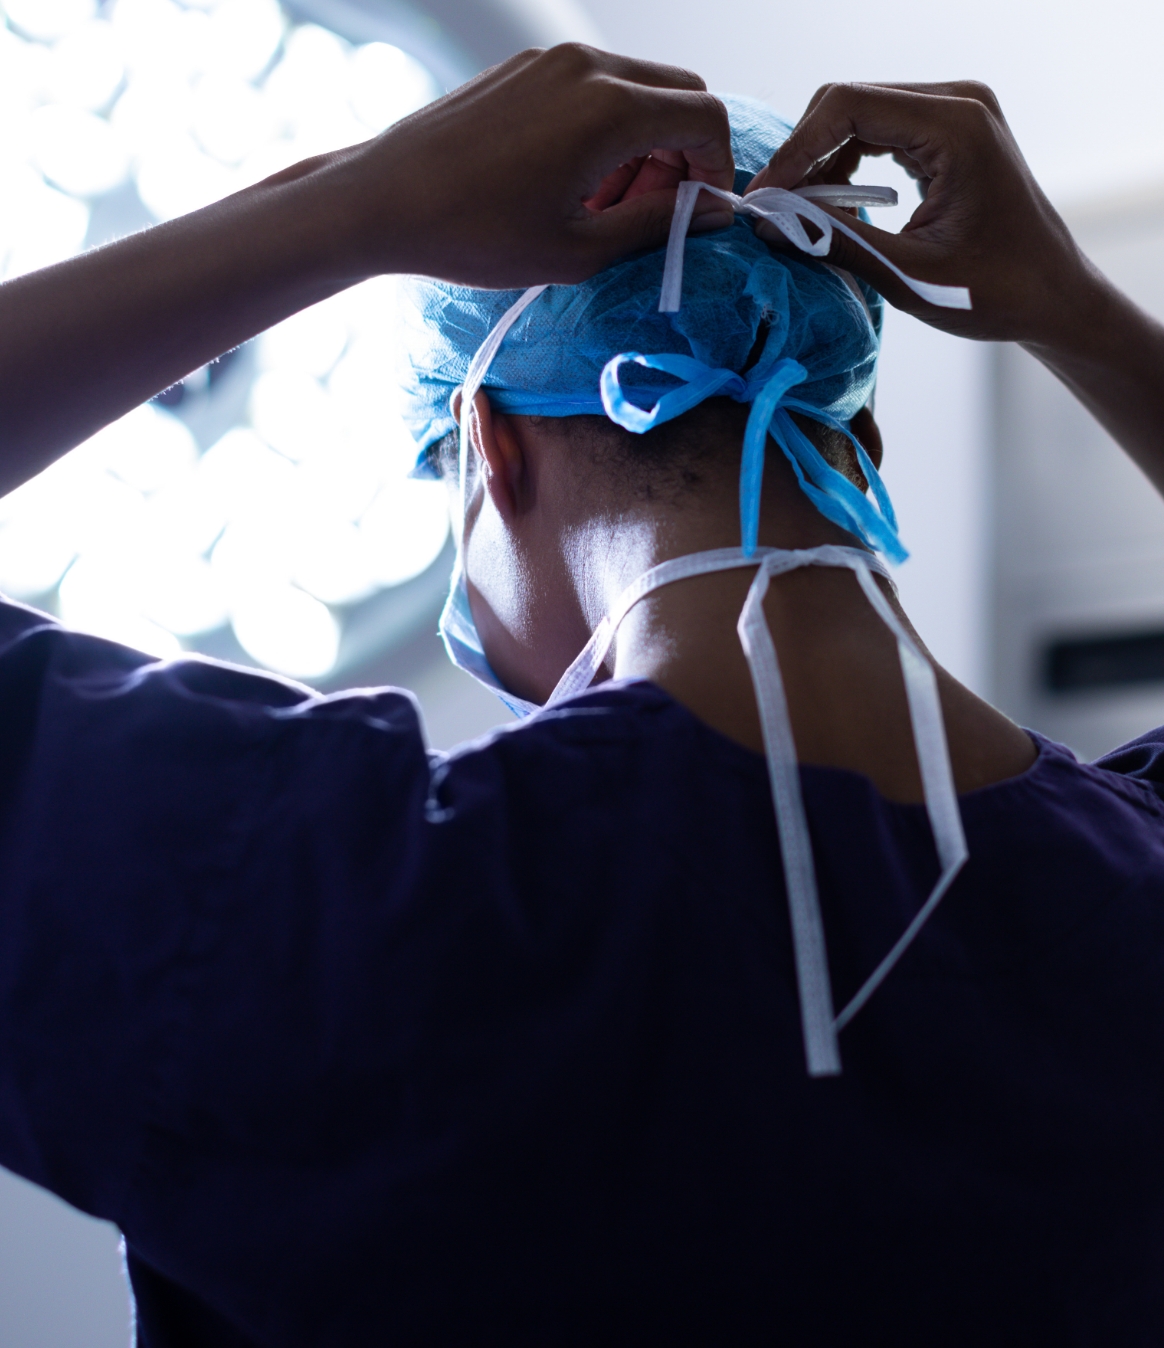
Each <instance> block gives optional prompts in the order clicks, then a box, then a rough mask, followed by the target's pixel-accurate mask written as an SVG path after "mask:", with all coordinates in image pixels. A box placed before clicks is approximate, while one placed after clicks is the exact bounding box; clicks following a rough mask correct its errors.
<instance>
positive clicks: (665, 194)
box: [580, 188, 735, 270]
mask: <svg viewBox="0 0 1164 1348" xmlns="http://www.w3.org/2000/svg"><path fill="white" fill-rule="evenodd" d="M675 195H676V193H675V189H674V188H667V189H665V190H664V189H660V190H659V191H654V192H644V193H642V194H641V195H640V196H636V197H632V198H631V199H630V200H629V201H620V202H619V203H618V204H617V205H615V206H608V207H607V208H606V209H605V210H603V211H598V212H595V213H594V214H593V215H591V216H590V218H589V219H588V220H584V221H582V222H581V224H580V229H581V231H582V232H583V234H584V235H585V236H586V237H587V239H588V242H589V246H590V249H591V250H592V251H593V254H594V257H595V260H596V266H595V270H599V269H601V268H602V267H605V266H608V265H609V264H610V263H611V262H614V261H616V260H617V259H618V258H620V257H624V256H625V255H626V254H627V253H633V252H637V251H638V250H639V249H642V248H661V247H662V246H663V245H664V244H665V243H666V242H667V238H668V236H669V235H670V232H671V218H672V216H673V215H674V214H675ZM734 219H735V214H734V212H733V211H732V209H731V207H730V206H728V205H727V204H726V203H725V202H724V201H723V200H722V199H721V198H719V197H713V196H712V195H711V194H710V193H708V192H700V194H699V196H698V197H697V198H696V201H695V214H694V216H693V218H692V221H691V232H692V233H693V234H694V233H704V232H706V231H708V230H712V229H727V228H728V227H729V226H730V225H731V224H732V222H733V220H734Z"/></svg>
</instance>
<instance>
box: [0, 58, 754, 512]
mask: <svg viewBox="0 0 1164 1348" xmlns="http://www.w3.org/2000/svg"><path fill="white" fill-rule="evenodd" d="M483 146H484V147H488V150H487V152H486V153H482V147H483ZM732 173H733V166H732V157H731V144H730V136H729V130H728V122H727V114H726V111H725V110H724V108H723V105H722V104H721V103H720V102H719V101H718V100H717V99H715V98H713V97H712V96H711V95H710V94H708V93H707V92H706V90H705V88H704V85H703V81H702V80H700V79H699V77H698V76H696V75H692V74H690V73H689V72H687V71H683V70H678V69H676V68H674V67H669V66H661V65H655V64H652V63H649V62H644V61H633V60H630V59H627V58H624V57H619V56H612V55H609V54H608V53H605V52H599V51H595V50H593V49H592V48H588V47H581V46H574V45H567V46H563V47H556V48H553V49H552V50H550V51H528V52H524V53H522V54H520V55H518V56H515V57H513V58H511V59H510V60H509V61H506V62H504V63H503V64H501V65H499V66H495V67H494V68H493V69H491V70H488V71H486V72H485V73H484V74H482V75H480V76H478V77H477V78H476V79H474V80H471V81H469V82H468V83H467V84H465V85H463V86H461V87H460V88H458V89H456V90H454V91H453V92H452V93H450V94H448V95H446V97H444V98H442V99H439V100H438V101H437V102H435V103H433V104H430V105H429V106H428V107H426V108H423V109H421V111H419V112H417V113H414V114H413V115H412V116H411V117H409V118H406V119H405V120H404V121H402V122H399V123H397V124H396V125H394V126H392V127H390V128H389V129H388V130H387V131H386V132H384V133H383V134H382V135H380V136H378V137H376V138H375V139H373V140H370V141H367V142H365V143H363V144H361V145H356V146H353V147H351V148H349V149H346V150H340V151H337V152H336V153H334V154H330V155H323V156H320V157H319V158H316V159H311V160H307V161H305V162H304V163H302V164H298V165H296V166H294V167H293V168H291V169H288V170H287V171H286V172H284V173H281V174H277V175H276V176H275V177H273V178H268V179H267V180H266V181H264V182H262V183H259V184H257V185H256V186H254V187H251V188H248V189H246V190H245V191H242V192H238V193H236V194H235V195H233V196H230V197H227V198H225V199H224V200H223V201H220V202H217V203H215V204H214V205H212V206H208V207H206V208H205V209H203V210H200V211H196V212H194V213H193V214H191V215H188V216H183V217H181V218H180V219H177V220H174V221H171V222H169V223H168V224H164V225H159V226H157V227H155V228H153V229H148V230H145V231H143V232H142V233H140V234H137V235H134V236H132V237H130V238H127V239H123V240H121V241H120V242H118V243H114V244H110V245H108V246H106V247H104V248H98V249H95V250H93V251H91V252H89V253H86V254H83V255H82V256H80V257H76V258H73V259H71V260H69V261H67V262H62V263H60V264H58V265H57V266H54V267H48V268H45V269H44V270H42V271H38V272H32V273H30V274H28V275H26V276H22V277H19V278H17V279H15V280H12V281H9V282H6V283H5V284H3V285H0V494H3V493H5V492H8V491H11V490H12V489H13V488H14V487H16V486H18V485H19V484H20V483H21V482H24V481H26V480H27V479H28V478H29V477H32V476H33V475H34V474H36V473H38V472H40V471H41V470H42V469H43V468H45V467H46V466H47V465H48V464H49V463H51V462H52V461H53V460H54V459H55V458H57V457H59V456H60V455H61V454H63V453H65V452H66V451H67V450H69V449H71V448H72V447H73V446H74V445H76V444H78V443H80V442H81V441H82V440H84V439H86V438H87V437H88V436H90V435H92V434H93V433H94V432H95V431H97V430H98V429H100V427H101V426H103V425H106V424H107V423H108V422H110V421H113V420H114V419H116V418H117V417H119V416H121V415H122V414H123V413H125V412H127V411H129V410H130V409H131V408H133V407H136V406H137V405H138V404H139V403H141V402H144V401H145V400H146V399H147V398H150V397H152V396H153V395H154V394H156V393H158V392H160V391H161V390H162V389H164V388H166V387H168V386H169V385H171V384H173V383H175V382H176V381H177V380H179V379H181V378H182V377H183V376H184V375H186V374H188V373H189V372H190V371H191V370H194V369H197V368H198V367H199V366H200V365H203V364H205V363H206V362H207V361H209V360H213V359H214V358H215V357H216V356H219V355H221V354H222V353H223V352H224V351H228V350H230V349H231V348H232V347H234V346H237V345H238V344H239V343H241V342H244V341H247V340H248V339H249V338H251V337H253V336H255V335H256V334H257V333H259V332H262V331H263V330H264V329H266V328H268V327H270V326H271V325H272V324H274V323H277V322H279V321H280V320H282V319H283V318H286V317H287V316H288V315H289V314H292V313H295V312H296V311H297V310H299V309H302V308H305V307H307V306H308V305H311V304H314V303H316V302H317V301H319V300H322V299H325V298H326V297H327V296H329V295H332V294H335V293H336V292H337V291H339V290H343V289H345V288H346V287H348V286H351V285H354V284H356V283H357V282H359V281H362V280H365V279H366V278H368V277H370V276H374V275H378V274H381V273H385V272H413V273H419V274H423V275H428V276H435V277H440V278H442V279H445V280H451V281H458V282H462V283H464V284H468V285H475V286H487V287H494V286H495V287H499V288H502V287H516V286H527V285H533V284H536V283H539V282H543V281H549V282H553V281H559V282H570V281H578V280H582V279H584V278H585V277H587V276H590V275H592V274H593V273H594V272H596V271H599V270H600V269H601V268H602V267H604V266H606V265H608V264H609V263H610V262H612V261H614V260H615V259H616V258H618V257H619V256H621V255H622V254H624V253H628V252H631V251H633V250H635V249H638V248H643V247H648V246H652V245H655V244H658V243H661V242H662V241H663V240H664V239H665V238H666V235H667V230H668V228H669V225H670V218H671V210H672V206H673V203H674V195H675V194H674V186H675V183H676V182H677V181H678V180H679V179H680V178H682V177H685V176H688V175H690V176H692V177H695V178H699V179H701V180H704V181H707V182H709V183H713V184H715V185H717V186H730V185H731V182H732ZM612 183H613V186H612ZM705 200H707V201H708V203H709V209H708V210H707V211H706V212H705V215H704V216H703V217H702V224H703V227H704V228H711V227H716V226H717V225H718V224H721V223H722V213H723V212H722V203H714V202H712V200H711V199H710V198H706V197H705Z"/></svg>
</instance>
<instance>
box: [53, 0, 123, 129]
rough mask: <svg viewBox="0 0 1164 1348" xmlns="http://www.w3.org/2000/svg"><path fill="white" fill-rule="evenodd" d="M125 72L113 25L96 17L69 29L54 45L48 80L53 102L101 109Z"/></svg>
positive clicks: (115, 89) (94, 109)
mask: <svg viewBox="0 0 1164 1348" xmlns="http://www.w3.org/2000/svg"><path fill="white" fill-rule="evenodd" d="M124 75H125V62H124V61H123V59H122V56H121V44H120V42H119V40H118V37H117V34H116V32H115V31H114V29H113V25H112V24H110V23H106V22H105V21H104V20H103V19H94V20H92V21H91V22H90V23H83V24H80V25H79V26H78V27H76V28H71V29H69V31H68V32H67V33H65V35H64V36H63V37H62V38H61V40H60V41H59V42H58V43H57V44H56V46H55V47H54V48H53V49H52V54H51V57H50V60H49V65H48V69H47V80H46V83H47V86H48V93H49V96H50V97H51V98H52V100H53V102H55V103H67V104H72V105H73V106H75V107H78V108H85V109H87V110H88V111H90V112H98V111H100V109H102V108H104V107H105V106H106V105H107V104H108V103H109V101H110V99H112V97H113V95H114V94H115V93H116V92H117V90H118V87H119V86H120V84H121V81H122V78H123V77H124Z"/></svg>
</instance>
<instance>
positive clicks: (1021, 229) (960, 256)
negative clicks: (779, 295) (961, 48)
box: [751, 82, 1164, 492]
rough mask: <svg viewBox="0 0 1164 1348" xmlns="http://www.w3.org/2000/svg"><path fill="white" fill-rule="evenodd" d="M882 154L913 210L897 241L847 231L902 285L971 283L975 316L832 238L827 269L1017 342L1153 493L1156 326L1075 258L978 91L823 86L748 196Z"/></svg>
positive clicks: (1162, 440) (967, 327)
mask: <svg viewBox="0 0 1164 1348" xmlns="http://www.w3.org/2000/svg"><path fill="white" fill-rule="evenodd" d="M883 154H890V155H892V156H893V158H894V159H895V160H897V162H898V163H900V164H901V165H902V166H903V167H904V168H905V169H906V170H907V171H908V172H909V173H910V174H911V175H912V176H913V177H915V178H916V179H917V180H918V183H919V186H920V188H921V191H922V195H923V200H922V202H921V204H920V205H919V206H918V208H917V210H916V211H915V212H914V214H913V216H912V218H911V219H910V221H909V224H908V225H906V227H905V228H904V229H903V230H902V232H901V233H900V234H890V233H886V232H885V231H883V230H880V229H877V228H875V227H874V226H873V225H869V224H864V223H863V222H861V221H859V220H853V219H852V218H850V217H846V218H845V223H846V224H847V225H849V226H850V227H851V228H853V229H855V230H856V231H858V232H859V233H860V234H861V235H862V236H863V237H865V238H867V239H868V240H869V241H870V243H872V244H873V246H874V247H875V248H877V249H878V250H880V251H881V252H882V253H884V254H885V256H886V257H887V258H889V259H890V260H891V261H892V262H894V263H896V264H897V265H898V266H899V267H901V268H902V270H903V271H905V272H906V273H907V274H908V275H910V276H914V277H917V278H919V279H921V280H925V281H934V282H939V283H944V284H949V285H968V286H969V288H970V294H971V299H972V301H973V306H974V307H973V309H971V310H970V311H968V312H967V311H957V310H950V309H938V308H935V307H933V306H932V305H929V304H927V303H925V301H923V300H920V299H918V297H917V296H916V295H914V294H913V292H912V291H910V290H909V289H908V288H907V287H905V286H904V285H902V284H901V282H900V281H899V280H898V279H897V278H896V277H895V276H893V275H892V273H890V272H888V271H887V269H886V268H884V267H883V266H882V265H881V264H880V263H879V262H877V261H876V259H874V258H872V257H870V255H869V254H868V253H867V252H865V250H864V249H862V248H860V247H859V246H858V245H856V244H855V243H853V242H852V241H851V240H849V239H846V238H844V237H843V236H841V235H840V234H839V233H838V234H834V236H833V246H832V250H831V252H830V254H829V258H830V261H832V262H834V263H835V264H837V265H839V266H842V267H845V268H847V269H848V270H849V271H852V272H854V273H855V274H856V275H858V276H861V277H862V278H863V279H864V280H866V281H868V282H869V283H870V284H872V285H874V286H875V287H876V288H877V289H878V290H879V291H880V292H881V293H882V294H883V295H884V296H885V298H886V299H887V300H888V301H889V302H890V303H891V304H893V305H895V306H896V307H897V308H899V309H904V310H905V311H906V312H907V313H912V314H914V315H915V316H916V317H918V318H920V319H922V320H923V321H925V322H926V323H929V324H931V325H932V326H934V327H937V328H942V329H944V330H945V331H947V332H952V333H955V334H957V335H959V336H962V337H972V338H978V339H981V340H986V341H1012V342H1018V343H1019V344H1020V345H1021V346H1023V347H1025V348H1026V349H1027V350H1028V351H1030V352H1031V354H1032V355H1034V356H1035V357H1037V358H1038V359H1039V360H1040V361H1042V362H1043V364H1044V365H1046V366H1047V368H1048V369H1050V370H1051V371H1052V372H1053V373H1054V374H1055V375H1057V376H1058V378H1059V379H1061V380H1062V381H1063V383H1064V384H1066V385H1067V387H1068V388H1070V389H1071V391H1072V392H1073V393H1074V394H1075V395H1076V396H1077V397H1078V398H1079V400H1080V401H1081V402H1082V403H1083V404H1084V406H1086V407H1087V408H1088V410H1089V411H1090V412H1091V413H1092V414H1093V415H1094V416H1095V417H1096V419H1097V420H1098V421H1099V422H1100V423H1101V424H1102V425H1103V426H1104V427H1105V429H1106V430H1107V431H1108V432H1109V433H1110V434H1111V435H1112V436H1113V438H1114V439H1115V440H1116V441H1117V442H1118V443H1119V444H1120V445H1122V446H1123V448H1124V449H1125V450H1126V451H1127V453H1128V454H1129V455H1130V456H1131V457H1132V459H1134V460H1135V462H1136V463H1137V464H1138V465H1139V466H1140V468H1141V469H1142V470H1143V471H1144V472H1145V473H1146V474H1147V476H1148V478H1149V479H1150V480H1151V481H1152V483H1153V484H1154V485H1155V487H1156V488H1157V490H1159V491H1161V492H1164V434H1162V430H1161V428H1162V427H1164V326H1162V325H1161V324H1160V323H1158V322H1157V321H1156V320H1155V319H1153V318H1151V317H1150V316H1149V315H1148V314H1146V313H1144V312H1143V310H1141V309H1140V308H1139V307H1138V306H1137V305H1135V304H1134V303H1133V302H1132V301H1131V300H1130V299H1129V298H1128V297H1127V296H1126V295H1124V294H1122V293H1121V292H1120V291H1119V290H1118V289H1117V288H1116V287H1115V286H1114V285H1113V284H1112V283H1111V282H1110V281H1109V280H1108V279H1107V278H1106V277H1105V276H1104V275H1103V274H1102V273H1101V272H1100V271H1099V270H1098V268H1096V267H1095V266H1094V265H1093V264H1092V263H1091V262H1090V261H1089V260H1088V259H1087V258H1086V257H1085V256H1084V255H1083V253H1082V252H1081V251H1080V249H1079V247H1078V245H1077V244H1076V243H1075V240H1074V239H1073V238H1072V237H1071V234H1070V231H1069V230H1068V229H1067V226H1066V225H1065V224H1064V222H1063V220H1062V219H1061V218H1060V217H1059V215H1058V214H1057V213H1056V211H1055V210H1054V208H1053V207H1052V205H1051V203H1050V202H1049V201H1048V200H1047V198H1046V196H1045V195H1044V194H1043V192H1042V191H1041V189H1040V188H1039V185H1038V183H1036V182H1035V179H1034V177H1033V175H1032V174H1031V171H1030V169H1029V168H1028V166H1027V164H1026V161H1025V160H1024V159H1023V156H1022V153H1021V151H1020V150H1019V148H1018V145H1017V144H1016V143H1015V140H1014V137H1013V135H1012V134H1011V131H1010V128H1009V127H1008V126H1007V124H1006V119H1005V118H1004V117H1003V115H1002V110H1001V108H1000V107H999V105H998V101H997V99H996V98H995V97H994V94H993V93H992V92H991V91H990V90H989V89H988V88H987V87H986V86H985V85H982V84H975V83H971V82H964V83H954V84H913V85H878V84H856V85H826V86H825V87H824V88H822V89H820V90H819V91H818V92H817V93H816V95H815V96H814V98H813V100H812V102H811V103H810V104H809V107H808V110H807V111H806V112H805V114H804V116H803V117H802V118H801V120H800V122H799V123H798V124H797V126H796V128H795V129H794V131H793V132H792V134H791V136H789V138H788V140H787V141H786V142H785V143H784V145H782V146H781V147H780V149H779V150H778V151H777V152H776V154H775V155H774V156H773V158H772V161H771V163H770V164H769V165H768V167H767V168H766V169H764V170H762V172H760V173H759V174H757V176H756V177H755V179H754V180H753V181H752V183H751V187H753V188H756V187H784V188H792V187H796V186H798V185H800V184H802V183H803V182H805V181H809V180H811V181H816V182H845V181H847V180H848V178H849V175H850V174H851V173H852V172H853V170H854V169H855V168H856V167H857V164H858V163H859V161H860V159H861V158H862V157H863V156H864V155H883ZM766 229H770V227H769V226H761V232H763V231H764V230H766ZM765 237H768V236H767V235H765ZM769 241H770V242H772V243H780V244H783V242H784V241H783V239H782V238H781V239H779V240H778V239H776V238H771V239H770V240H769Z"/></svg>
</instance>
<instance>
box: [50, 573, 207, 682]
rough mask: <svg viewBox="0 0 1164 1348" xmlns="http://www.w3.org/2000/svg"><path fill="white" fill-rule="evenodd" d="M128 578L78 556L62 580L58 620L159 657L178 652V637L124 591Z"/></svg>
mask: <svg viewBox="0 0 1164 1348" xmlns="http://www.w3.org/2000/svg"><path fill="white" fill-rule="evenodd" d="M131 580H132V578H131V577H127V576H126V574H125V573H124V572H123V571H122V569H121V568H119V567H117V566H110V565H107V564H106V563H104V562H103V561H101V560H99V559H92V560H90V559H86V558H84V557H82V558H78V560H77V561H76V562H75V563H74V564H73V565H72V566H71V567H70V568H69V572H68V574H67V575H66V576H65V578H64V580H62V581H61V587H60V598H59V603H60V614H61V621H62V622H63V623H64V624H65V625H66V626H67V627H72V628H74V629H76V630H77V631H79V632H89V633H91V634H92V635H93V636H97V637H105V638H106V639H107V640H108V641H117V642H120V643H121V644H122V645H123V646H132V647H133V648H134V649H135V650H139V651H145V652H146V654H148V655H156V656H158V657H159V659H164V660H165V659H172V658H173V657H174V656H177V655H180V654H181V652H182V647H181V644H180V643H179V642H178V640H177V638H176V637H174V636H173V635H172V634H171V633H169V632H167V631H165V630H164V629H163V628H161V627H159V626H158V625H157V623H153V622H150V620H149V619H148V618H146V617H144V616H143V615H142V614H141V612H140V611H139V610H138V608H137V606H136V604H135V603H134V602H133V600H132V598H131V597H130V594H129V593H128V592H127V590H130V589H131V588H132V585H131Z"/></svg>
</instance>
